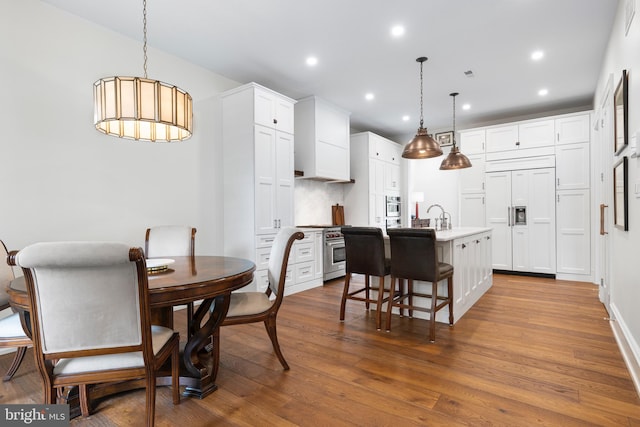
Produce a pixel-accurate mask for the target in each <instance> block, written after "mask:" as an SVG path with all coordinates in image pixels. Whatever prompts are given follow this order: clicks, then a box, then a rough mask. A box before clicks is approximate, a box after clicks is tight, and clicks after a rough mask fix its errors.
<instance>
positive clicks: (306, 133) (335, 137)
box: [295, 96, 351, 181]
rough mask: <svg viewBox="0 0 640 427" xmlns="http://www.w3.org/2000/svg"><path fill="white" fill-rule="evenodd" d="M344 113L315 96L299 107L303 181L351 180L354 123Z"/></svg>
mask: <svg viewBox="0 0 640 427" xmlns="http://www.w3.org/2000/svg"><path fill="white" fill-rule="evenodd" d="M349 115H350V113H348V112H347V111H344V110H342V109H340V108H338V107H336V106H335V105H333V104H330V103H329V102H327V101H324V100H323V99H320V98H317V97H315V96H311V97H308V98H304V99H302V100H300V101H298V102H297V103H296V105H295V134H296V147H295V169H296V170H298V171H302V173H303V174H304V175H303V178H311V179H322V180H335V181H348V180H350V179H351V176H350V166H349V152H350V150H349V147H350V145H349V131H350V120H349Z"/></svg>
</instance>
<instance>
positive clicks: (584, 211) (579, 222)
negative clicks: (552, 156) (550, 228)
mask: <svg viewBox="0 0 640 427" xmlns="http://www.w3.org/2000/svg"><path fill="white" fill-rule="evenodd" d="M589 200H590V197H589V189H582V190H563V191H558V193H557V195H556V203H557V237H556V239H557V245H558V267H557V272H558V274H560V273H562V274H569V275H588V274H591V237H590V233H589V225H590V224H591V216H590V215H589ZM569 278H570V279H571V280H576V279H577V278H575V277H569Z"/></svg>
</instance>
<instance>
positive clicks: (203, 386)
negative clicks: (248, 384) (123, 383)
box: [7, 256, 256, 398]
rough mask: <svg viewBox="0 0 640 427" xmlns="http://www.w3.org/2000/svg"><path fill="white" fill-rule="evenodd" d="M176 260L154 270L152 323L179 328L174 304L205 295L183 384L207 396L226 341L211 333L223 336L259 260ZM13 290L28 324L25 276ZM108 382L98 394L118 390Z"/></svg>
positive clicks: (192, 325)
mask: <svg viewBox="0 0 640 427" xmlns="http://www.w3.org/2000/svg"><path fill="white" fill-rule="evenodd" d="M171 260H173V261H174V262H173V263H171V264H168V265H167V268H166V270H162V271H158V272H156V273H154V274H149V275H148V282H149V303H150V306H151V316H152V324H158V325H162V326H167V327H170V328H173V307H175V306H178V305H182V304H187V303H190V302H195V301H202V303H201V304H200V305H199V306H198V308H197V310H196V311H195V312H194V313H193V318H192V319H189V322H188V323H189V326H188V328H189V331H188V333H187V335H188V337H187V341H186V344H185V346H184V351H183V353H182V363H181V373H180V384H181V385H184V386H186V388H185V392H184V395H186V396H195V397H198V398H203V397H205V396H206V395H208V394H209V393H211V392H213V391H215V390H216V389H217V386H216V384H215V379H216V376H217V373H218V364H219V359H220V342H219V339H214V340H213V343H211V344H212V347H211V350H210V351H209V349H208V347H209V343H210V342H211V337H219V336H220V334H219V333H216V332H217V329H218V328H219V327H220V324H221V323H222V321H223V320H224V317H225V316H226V314H227V311H228V309H229V301H230V295H231V292H232V291H234V290H237V289H240V288H242V287H244V286H246V285H248V284H250V283H251V282H252V281H253V272H254V271H255V269H256V266H255V264H254V263H253V262H251V261H249V260H246V259H242V258H233V257H224V256H194V257H188V256H187V257H171ZM7 292H8V294H9V297H10V301H11V305H12V306H13V307H14V309H16V310H17V311H19V312H21V315H22V316H23V320H24V323H23V324H25V325H27V326H28V325H29V322H30V319H29V317H28V311H29V298H28V296H27V292H26V284H25V282H24V277H19V278H17V279H14V280H13V281H11V282H10V283H9V286H8V288H7ZM211 307H213V309H211ZM27 332H28V331H27ZM165 383H166V384H170V378H167V379H166V381H163V380H162V379H160V378H159V379H158V382H157V384H158V385H162V384H165ZM102 388H103V393H100V392H99V391H98V390H93V391H92V396H93V397H98V396H100V395H101V394H103V395H106V394H111V393H113V392H115V391H117V390H116V389H115V388H114V387H113V386H105V387H102ZM129 388H133V387H129ZM121 390H122V389H121Z"/></svg>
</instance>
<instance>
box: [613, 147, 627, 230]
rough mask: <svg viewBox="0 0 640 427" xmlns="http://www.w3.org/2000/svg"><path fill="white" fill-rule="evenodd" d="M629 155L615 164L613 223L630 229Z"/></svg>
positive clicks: (621, 227)
mask: <svg viewBox="0 0 640 427" xmlns="http://www.w3.org/2000/svg"><path fill="white" fill-rule="evenodd" d="M627 162H628V160H627V156H624V157H623V158H622V159H620V161H619V162H618V163H616V164H615V165H614V166H613V225H615V226H616V227H618V228H620V229H622V230H624V231H628V230H629V199H628V198H627V194H629V172H628V171H627Z"/></svg>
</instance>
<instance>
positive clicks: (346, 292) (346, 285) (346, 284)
mask: <svg viewBox="0 0 640 427" xmlns="http://www.w3.org/2000/svg"><path fill="white" fill-rule="evenodd" d="M350 282H351V273H347V274H345V276H344V290H343V291H342V301H341V302H340V320H341V321H344V311H345V308H346V305H347V295H349V283H350Z"/></svg>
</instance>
